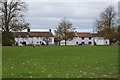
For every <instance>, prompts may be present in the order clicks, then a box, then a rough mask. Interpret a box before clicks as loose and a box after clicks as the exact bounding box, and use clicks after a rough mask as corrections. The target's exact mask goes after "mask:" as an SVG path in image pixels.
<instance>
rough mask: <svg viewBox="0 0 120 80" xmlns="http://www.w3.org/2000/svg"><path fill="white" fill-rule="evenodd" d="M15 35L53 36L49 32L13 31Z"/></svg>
mask: <svg viewBox="0 0 120 80" xmlns="http://www.w3.org/2000/svg"><path fill="white" fill-rule="evenodd" d="M14 36H15V37H27V36H29V37H54V36H53V34H52V33H51V32H14Z"/></svg>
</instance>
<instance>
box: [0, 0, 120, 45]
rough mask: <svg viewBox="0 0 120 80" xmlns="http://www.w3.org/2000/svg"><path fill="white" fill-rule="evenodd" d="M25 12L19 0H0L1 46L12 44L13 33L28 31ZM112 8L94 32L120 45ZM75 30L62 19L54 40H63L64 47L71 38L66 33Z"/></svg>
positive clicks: (97, 22) (119, 26)
mask: <svg viewBox="0 0 120 80" xmlns="http://www.w3.org/2000/svg"><path fill="white" fill-rule="evenodd" d="M26 11H27V6H26V3H25V2H22V1H21V0H9V1H8V0H0V28H1V30H2V41H3V42H2V43H3V45H7V46H8V45H11V44H12V42H14V38H13V35H14V34H13V33H11V32H14V31H16V32H22V31H23V30H25V29H29V23H26V22H25V19H24V14H25V12H26ZM117 14H118V13H117V12H116V11H115V9H114V7H113V6H108V7H107V8H106V9H105V10H104V11H103V12H102V13H101V14H100V16H99V18H98V19H96V21H95V25H94V28H95V31H96V32H97V35H98V36H100V37H104V38H105V39H109V40H110V43H112V41H118V42H119V43H120V34H119V32H120V25H118V20H117V18H118V16H117ZM74 30H75V28H74V27H73V25H72V23H71V22H70V21H69V20H67V19H66V18H63V19H62V20H61V22H60V23H59V25H58V27H57V28H56V30H55V40H56V42H58V43H59V44H60V41H62V40H64V41H65V45H67V44H66V41H67V40H71V39H72V38H73V37H71V36H68V35H67V34H68V33H74Z"/></svg>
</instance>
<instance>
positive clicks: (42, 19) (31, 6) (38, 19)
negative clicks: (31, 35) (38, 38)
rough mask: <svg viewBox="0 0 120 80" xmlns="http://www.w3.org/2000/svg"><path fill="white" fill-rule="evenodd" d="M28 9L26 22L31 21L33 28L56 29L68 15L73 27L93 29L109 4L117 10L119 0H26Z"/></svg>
mask: <svg viewBox="0 0 120 80" xmlns="http://www.w3.org/2000/svg"><path fill="white" fill-rule="evenodd" d="M26 1H27V2H26V3H27V5H28V11H27V15H26V22H28V23H30V24H31V25H30V28H31V29H55V28H56V27H57V26H58V25H59V22H60V21H61V19H63V18H64V17H66V19H67V20H69V21H70V22H71V23H72V24H73V27H75V28H76V29H81V30H88V31H89V30H92V28H93V26H94V22H95V20H96V19H97V18H98V17H99V15H100V13H101V12H102V11H103V10H104V9H105V8H106V7H108V6H109V5H112V6H114V7H115V9H116V10H117V6H118V2H117V0H110V1H109V2H107V1H105V0H104V2H96V1H95V0H93V1H92V2H90V1H89V2H88V1H82V0H81V1H77V0H75V1H70V0H69V1H63V0H62V1H58V2H57V1H56V2H55V1H51V2H50V1H49V2H48V1H47V0H46V1H42V0H41V1H40V0H34V1H33V0H26Z"/></svg>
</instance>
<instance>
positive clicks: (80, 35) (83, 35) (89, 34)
mask: <svg viewBox="0 0 120 80" xmlns="http://www.w3.org/2000/svg"><path fill="white" fill-rule="evenodd" d="M77 35H78V36H79V37H92V34H91V33H89V32H77Z"/></svg>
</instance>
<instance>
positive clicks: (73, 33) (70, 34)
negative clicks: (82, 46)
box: [66, 32, 77, 37]
mask: <svg viewBox="0 0 120 80" xmlns="http://www.w3.org/2000/svg"><path fill="white" fill-rule="evenodd" d="M66 36H68V37H77V34H76V33H75V32H68V33H66Z"/></svg>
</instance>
